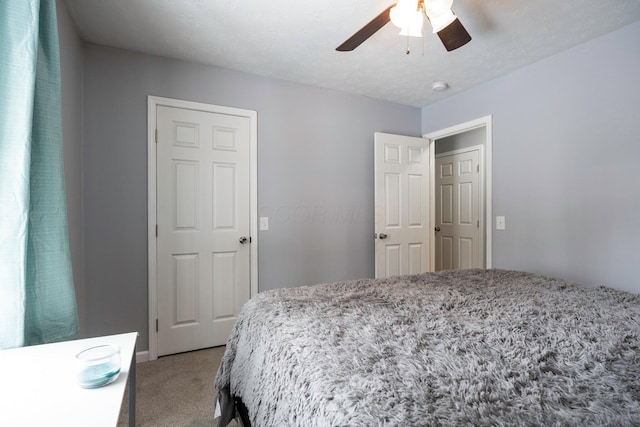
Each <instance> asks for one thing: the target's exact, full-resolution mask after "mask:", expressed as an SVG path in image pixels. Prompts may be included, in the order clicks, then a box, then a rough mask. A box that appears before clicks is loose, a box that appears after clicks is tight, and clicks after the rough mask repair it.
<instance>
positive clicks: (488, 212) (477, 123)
mask: <svg viewBox="0 0 640 427" xmlns="http://www.w3.org/2000/svg"><path fill="white" fill-rule="evenodd" d="M492 120H493V117H492V116H491V115H489V116H484V117H480V118H479V119H475V120H470V121H468V122H465V123H461V124H458V125H455V126H451V127H448V128H445V129H441V130H438V131H435V132H430V133H427V134H424V135H423V138H427V139H428V140H429V161H430V162H431V164H430V172H429V173H430V178H429V179H430V183H429V185H430V187H431V188H430V191H429V193H430V196H429V209H430V210H431V212H430V215H429V216H430V221H431V224H430V233H433V230H434V227H435V218H436V216H435V215H436V212H435V210H436V200H435V161H436V160H435V154H436V141H437V140H438V139H441V138H445V137H447V136H451V135H456V134H459V133H463V132H467V131H470V130H473V129H477V128H481V127H484V129H485V141H484V157H483V159H482V160H483V162H484V181H482V180H481V187H484V188H483V190H482V191H484V201H483V206H484V209H483V210H484V237H485V247H484V255H485V268H492V265H493V261H492V252H491V248H492V220H491V219H492V206H493V199H492V170H493V169H492V167H493V166H492V161H491V160H492V157H493V151H492V140H491V135H492ZM481 169H482V168H481ZM481 231H482V230H481ZM435 244H436V243H435V239H434V238H432V239H431V266H430V269H431V271H434V269H435V263H436V261H435V256H436V255H435V249H436V248H435Z"/></svg>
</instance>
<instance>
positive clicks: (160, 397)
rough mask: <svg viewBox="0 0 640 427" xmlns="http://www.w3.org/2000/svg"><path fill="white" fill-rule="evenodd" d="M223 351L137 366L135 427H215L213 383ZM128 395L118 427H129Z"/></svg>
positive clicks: (212, 351)
mask: <svg viewBox="0 0 640 427" xmlns="http://www.w3.org/2000/svg"><path fill="white" fill-rule="evenodd" d="M224 349H225V348H224V347H216V348H209V349H205V350H198V351H192V352H189V353H182V354H176V355H173V356H164V357H161V358H159V359H158V360H154V361H152V362H144V363H138V364H137V365H136V368H137V375H136V426H140V427H145V426H148V427H204V426H213V425H215V423H214V420H213V411H214V408H215V404H214V399H215V390H214V388H213V379H214V377H215V375H216V371H217V370H218V365H219V364H220V360H221V359H222V354H223V353H224ZM128 399H129V398H128V395H125V397H124V401H123V404H122V410H121V412H120V419H119V421H118V426H119V427H120V426H128V415H129V408H128V406H129V405H128V402H129V400H128Z"/></svg>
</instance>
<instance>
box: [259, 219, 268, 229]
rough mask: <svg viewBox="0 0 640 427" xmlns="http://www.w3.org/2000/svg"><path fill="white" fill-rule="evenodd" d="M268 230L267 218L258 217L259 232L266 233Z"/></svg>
mask: <svg viewBox="0 0 640 427" xmlns="http://www.w3.org/2000/svg"><path fill="white" fill-rule="evenodd" d="M268 229H269V217H268V216H261V217H260V231H267V230H268Z"/></svg>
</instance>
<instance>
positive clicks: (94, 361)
mask: <svg viewBox="0 0 640 427" xmlns="http://www.w3.org/2000/svg"><path fill="white" fill-rule="evenodd" d="M118 375H120V347H118V346H116V345H99V346H96V347H91V348H87V349H86V350H82V351H81V352H80V353H78V354H76V381H77V382H78V384H79V385H80V387H82V388H96V387H102V386H105V385H107V384H109V383H112V382H113V381H115V380H116V379H117V378H118Z"/></svg>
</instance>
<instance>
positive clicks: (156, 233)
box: [156, 224, 158, 237]
mask: <svg viewBox="0 0 640 427" xmlns="http://www.w3.org/2000/svg"><path fill="white" fill-rule="evenodd" d="M156 237H158V224H156Z"/></svg>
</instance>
